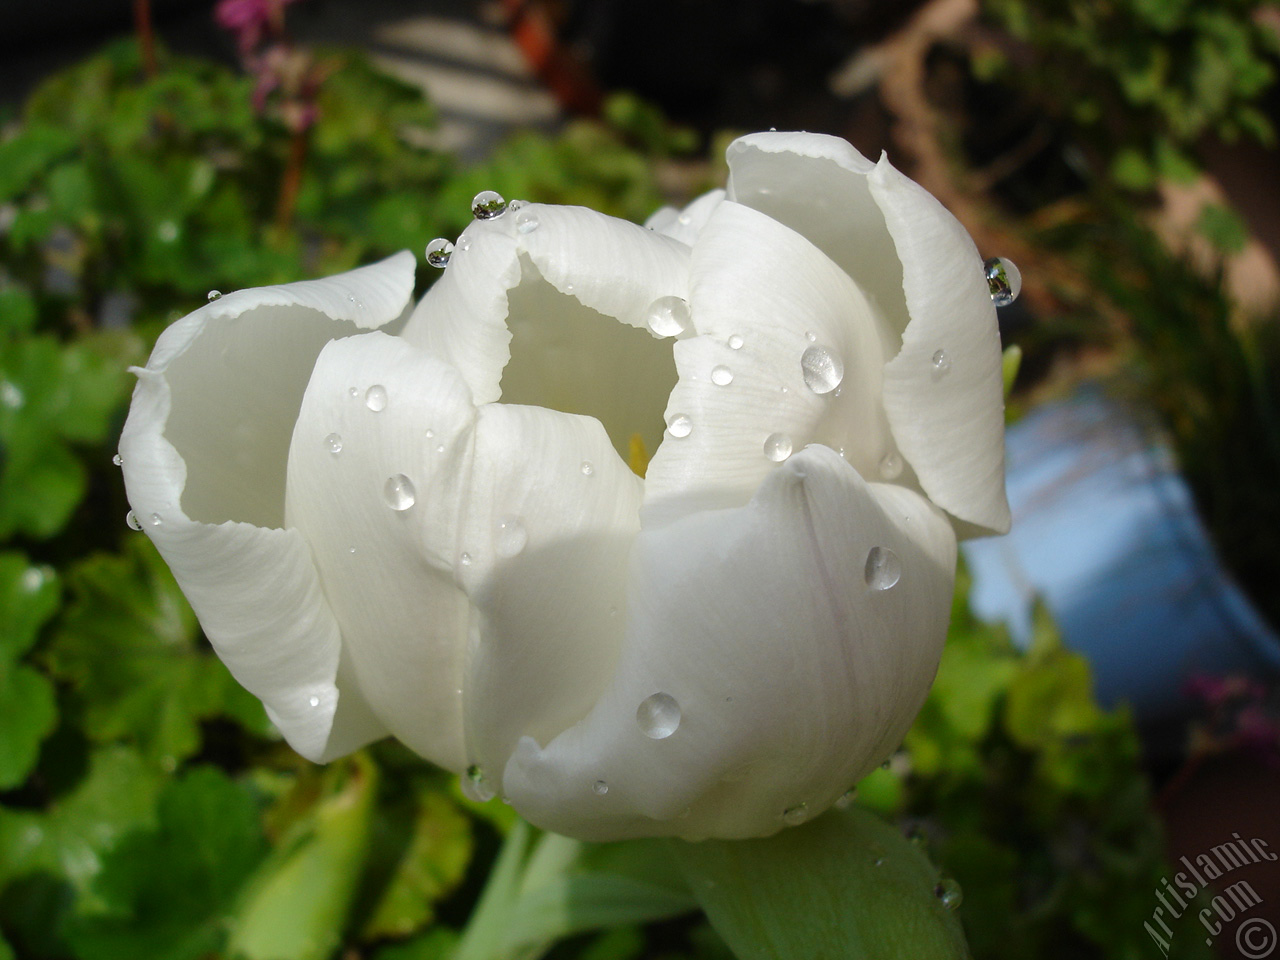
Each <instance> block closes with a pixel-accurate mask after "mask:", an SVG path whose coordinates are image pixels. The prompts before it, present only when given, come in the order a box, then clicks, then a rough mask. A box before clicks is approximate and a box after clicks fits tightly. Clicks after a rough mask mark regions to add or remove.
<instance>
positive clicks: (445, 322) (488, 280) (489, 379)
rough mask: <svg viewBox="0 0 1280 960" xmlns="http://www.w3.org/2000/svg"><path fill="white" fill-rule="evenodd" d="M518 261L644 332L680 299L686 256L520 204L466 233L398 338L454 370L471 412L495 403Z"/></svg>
mask: <svg viewBox="0 0 1280 960" xmlns="http://www.w3.org/2000/svg"><path fill="white" fill-rule="evenodd" d="M531 223H536V226H535V227H533V228H532V229H529V228H528V225H529V224H531ZM522 226H523V227H524V229H522ZM464 248H465V249H464ZM525 258H527V260H528V263H530V264H532V267H533V270H532V272H534V273H536V274H540V275H541V276H542V277H544V278H545V279H546V280H547V281H548V282H549V283H550V284H551V285H552V286H553V287H555V288H556V289H557V290H559V291H560V292H561V293H563V294H568V295H571V296H573V297H574V298H576V299H577V300H578V301H579V302H580V303H581V304H583V305H584V306H586V307H588V308H590V309H591V310H595V311H597V312H599V313H601V314H604V315H605V316H608V317H614V318H616V319H618V320H621V321H622V322H623V323H626V324H629V325H631V326H635V327H641V328H643V327H644V326H645V317H646V315H647V313H648V308H649V305H650V304H652V303H653V302H654V301H655V300H657V299H658V298H660V297H665V296H677V297H685V296H687V286H688V258H689V250H688V248H687V247H686V246H685V245H684V244H681V243H679V242H677V241H675V240H672V239H670V238H669V237H664V236H660V235H659V234H657V233H655V232H654V231H652V230H645V229H644V228H643V227H639V226H636V225H635V224H633V223H628V222H626V221H625V220H618V219H616V218H614V217H608V216H605V215H604V214H600V213H596V212H595V211H593V210H588V209H586V208H584V207H563V206H554V205H550V204H528V205H527V206H525V207H523V208H521V209H520V210H519V211H515V212H512V211H508V212H507V213H506V214H504V215H503V216H501V217H498V218H496V219H493V220H487V221H476V222H474V223H472V224H471V225H470V226H468V227H467V229H466V230H465V231H464V232H463V234H462V237H461V238H459V241H458V245H457V248H456V249H455V250H454V252H453V255H452V257H451V258H450V261H449V266H448V267H447V268H446V269H445V272H444V276H443V277H441V278H440V280H439V281H438V282H437V283H436V284H435V285H434V286H433V287H432V288H431V289H430V290H429V291H427V295H426V296H425V297H423V299H422V302H421V303H419V305H418V308H417V309H416V310H415V311H414V314H413V316H412V317H411V318H410V320H409V323H408V324H407V325H406V327H405V330H404V336H405V338H406V339H408V340H409V341H410V342H412V343H415V344H417V345H419V346H422V347H424V348H425V349H427V350H429V351H431V352H432V353H434V354H436V355H437V356H439V357H441V358H442V359H444V360H445V361H446V362H448V363H450V364H451V365H452V366H454V367H455V368H456V369H457V370H458V371H459V372H460V373H461V374H462V377H463V379H464V380H465V381H466V383H467V385H468V386H469V387H470V388H471V393H472V396H473V398H474V399H475V402H476V403H489V402H492V401H494V400H497V399H498V398H499V397H500V396H502V395H503V392H504V389H505V388H504V387H502V386H500V381H501V379H502V370H503V368H504V367H505V366H506V364H507V361H508V359H509V358H510V350H509V348H508V344H509V343H510V340H511V335H510V333H509V332H508V326H507V320H508V316H509V313H510V312H511V311H510V309H509V305H508V296H507V295H508V292H509V291H510V290H511V288H512V287H514V286H516V285H517V284H518V283H520V281H521V279H522V277H523V276H527V275H528V274H529V273H530V272H531V271H530V269H529V268H528V267H524V266H523V265H522V261H523V260H524V259H525ZM512 319H513V320H514V319H517V318H515V317H512Z"/></svg>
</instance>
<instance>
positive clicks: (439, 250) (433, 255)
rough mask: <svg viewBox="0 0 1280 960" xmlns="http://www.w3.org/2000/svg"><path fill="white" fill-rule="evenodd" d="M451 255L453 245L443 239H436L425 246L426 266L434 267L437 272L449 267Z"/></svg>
mask: <svg viewBox="0 0 1280 960" xmlns="http://www.w3.org/2000/svg"><path fill="white" fill-rule="evenodd" d="M452 255H453V244H452V243H450V242H449V241H448V240H446V239H445V238H444V237H436V238H435V239H434V240H432V241H431V242H430V243H428V244H427V264H428V265H429V266H432V267H435V268H436V269H437V270H443V269H444V268H445V267H447V266H448V265H449V258H450V257H451V256H452Z"/></svg>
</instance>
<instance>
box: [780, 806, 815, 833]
mask: <svg viewBox="0 0 1280 960" xmlns="http://www.w3.org/2000/svg"><path fill="white" fill-rule="evenodd" d="M808 819H809V805H808V804H807V803H797V804H796V805H795V806H794V807H787V809H785V810H783V811H782V821H783V823H785V824H787V825H788V826H791V827H795V826H799V825H800V824H802V823H804V822H805V821H806V820H808Z"/></svg>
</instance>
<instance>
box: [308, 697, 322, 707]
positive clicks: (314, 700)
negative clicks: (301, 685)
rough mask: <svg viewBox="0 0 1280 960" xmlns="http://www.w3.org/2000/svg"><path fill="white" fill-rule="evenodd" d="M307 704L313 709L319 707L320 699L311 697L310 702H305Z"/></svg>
mask: <svg viewBox="0 0 1280 960" xmlns="http://www.w3.org/2000/svg"><path fill="white" fill-rule="evenodd" d="M307 703H309V704H311V706H313V707H318V706H320V698H319V697H312V698H311V699H310V700H308V701H307Z"/></svg>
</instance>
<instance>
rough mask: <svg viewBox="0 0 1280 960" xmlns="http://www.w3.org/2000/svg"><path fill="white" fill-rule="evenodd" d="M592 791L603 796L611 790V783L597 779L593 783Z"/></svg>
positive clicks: (598, 795)
mask: <svg viewBox="0 0 1280 960" xmlns="http://www.w3.org/2000/svg"><path fill="white" fill-rule="evenodd" d="M591 792H592V793H594V794H595V795H596V796H597V797H603V796H604V795H605V794H606V793H608V792H609V784H607V783H605V782H604V781H603V780H597V781H596V782H595V783H593V784H592V785H591Z"/></svg>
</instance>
